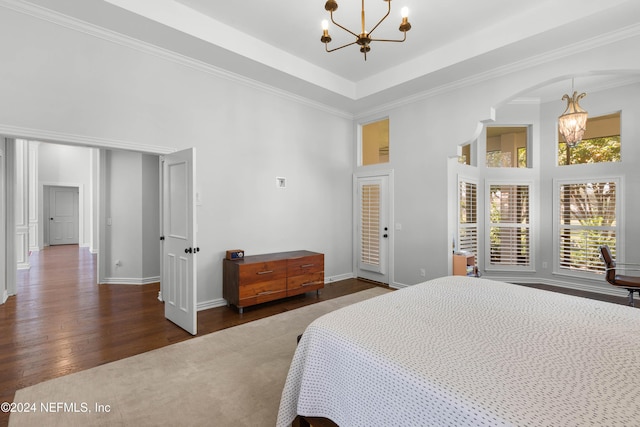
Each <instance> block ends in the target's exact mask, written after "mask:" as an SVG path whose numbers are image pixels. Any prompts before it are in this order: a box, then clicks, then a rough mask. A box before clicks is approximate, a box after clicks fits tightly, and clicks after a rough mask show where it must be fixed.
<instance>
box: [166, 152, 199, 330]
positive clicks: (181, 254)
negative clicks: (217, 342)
mask: <svg viewBox="0 0 640 427" xmlns="http://www.w3.org/2000/svg"><path fill="white" fill-rule="evenodd" d="M194 182H195V148H190V149H188V150H183V151H178V152H176V153H173V154H168V155H166V156H164V157H163V158H162V233H163V245H162V277H161V289H162V290H161V293H162V299H163V300H164V315H165V317H166V318H167V319H169V320H171V321H172V322H173V323H175V324H176V325H178V326H180V327H181V328H183V329H184V330H186V331H187V332H189V333H191V334H193V335H195V334H196V333H197V326H198V325H197V310H196V286H197V283H196V253H197V252H198V251H199V249H198V248H197V246H196V233H195V227H196V220H195V190H194Z"/></svg>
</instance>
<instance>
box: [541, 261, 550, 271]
mask: <svg viewBox="0 0 640 427" xmlns="http://www.w3.org/2000/svg"><path fill="white" fill-rule="evenodd" d="M548 266H549V264H547V261H543V262H542V268H544V269H545V270H546V269H547V267H548Z"/></svg>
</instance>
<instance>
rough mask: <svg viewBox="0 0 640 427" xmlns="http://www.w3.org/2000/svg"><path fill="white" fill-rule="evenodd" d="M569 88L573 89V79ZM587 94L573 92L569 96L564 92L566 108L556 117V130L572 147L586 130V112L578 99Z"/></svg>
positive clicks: (563, 98)
mask: <svg viewBox="0 0 640 427" xmlns="http://www.w3.org/2000/svg"><path fill="white" fill-rule="evenodd" d="M571 90H573V79H572V80H571ZM585 96H587V94H586V93H584V92H583V93H581V94H580V95H578V92H573V95H572V96H571V97H569V95H568V94H566V93H565V94H564V96H563V97H562V100H563V101H564V100H566V101H567V109H566V110H564V113H562V115H561V116H560V117H558V131H559V132H560V133H561V134H562V136H563V137H564V140H565V142H566V143H567V147H570V148H573V147H575V146H576V145H578V143H579V142H580V141H582V136H583V135H584V131H585V130H587V116H588V114H587V112H586V111H585V110H583V109H582V107H580V104H578V101H580V100H581V99H582V98H584V97H585Z"/></svg>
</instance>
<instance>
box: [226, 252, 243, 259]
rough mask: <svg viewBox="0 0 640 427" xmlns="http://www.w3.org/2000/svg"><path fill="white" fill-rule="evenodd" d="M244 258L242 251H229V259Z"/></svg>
mask: <svg viewBox="0 0 640 427" xmlns="http://www.w3.org/2000/svg"><path fill="white" fill-rule="evenodd" d="M242 258H244V251H243V250H242V249H230V250H228V251H227V259H230V260H236V259H242Z"/></svg>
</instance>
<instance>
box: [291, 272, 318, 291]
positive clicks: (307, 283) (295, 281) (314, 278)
mask: <svg viewBox="0 0 640 427" xmlns="http://www.w3.org/2000/svg"><path fill="white" fill-rule="evenodd" d="M323 287H324V271H320V272H318V273H309V274H305V275H303V276H293V277H288V278H287V296H291V295H298V294H302V293H305V292H311V291H315V290H317V289H322V288H323Z"/></svg>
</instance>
